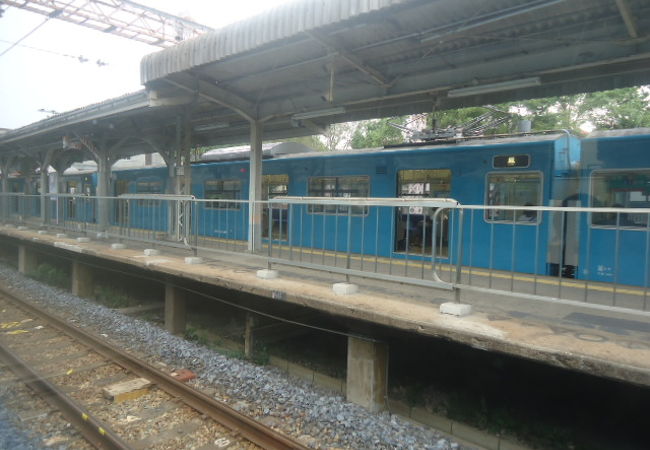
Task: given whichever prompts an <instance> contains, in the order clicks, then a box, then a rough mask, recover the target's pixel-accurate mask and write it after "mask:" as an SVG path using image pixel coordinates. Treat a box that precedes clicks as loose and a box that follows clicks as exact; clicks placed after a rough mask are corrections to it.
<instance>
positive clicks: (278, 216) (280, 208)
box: [262, 174, 289, 241]
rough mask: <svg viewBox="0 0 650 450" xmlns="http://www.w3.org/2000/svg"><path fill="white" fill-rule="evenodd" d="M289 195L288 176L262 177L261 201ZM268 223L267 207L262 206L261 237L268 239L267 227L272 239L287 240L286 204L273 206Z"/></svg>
mask: <svg viewBox="0 0 650 450" xmlns="http://www.w3.org/2000/svg"><path fill="white" fill-rule="evenodd" d="M288 194H289V175H287V174H280V175H264V176H263V177H262V200H268V199H271V198H275V197H280V196H284V195H288ZM272 211H273V213H272V214H271V217H270V220H271V222H270V223H269V207H268V206H266V205H265V206H264V208H263V210H262V236H263V237H265V238H268V237H269V226H270V227H271V231H272V233H271V235H272V237H273V239H280V240H283V241H286V240H287V237H288V235H289V233H288V230H287V228H288V224H289V217H288V214H289V210H288V206H287V205H286V204H275V205H273V209H272Z"/></svg>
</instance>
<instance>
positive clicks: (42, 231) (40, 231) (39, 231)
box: [37, 230, 47, 234]
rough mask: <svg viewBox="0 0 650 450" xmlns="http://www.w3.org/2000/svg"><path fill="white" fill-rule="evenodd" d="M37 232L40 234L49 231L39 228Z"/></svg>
mask: <svg viewBox="0 0 650 450" xmlns="http://www.w3.org/2000/svg"><path fill="white" fill-rule="evenodd" d="M37 233H38V234H47V231H45V230H38V232H37Z"/></svg>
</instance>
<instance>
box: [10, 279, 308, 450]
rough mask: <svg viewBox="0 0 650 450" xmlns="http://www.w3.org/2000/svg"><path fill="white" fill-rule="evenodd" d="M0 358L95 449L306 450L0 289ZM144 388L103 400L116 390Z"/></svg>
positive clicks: (99, 339) (95, 337)
mask: <svg viewBox="0 0 650 450" xmlns="http://www.w3.org/2000/svg"><path fill="white" fill-rule="evenodd" d="M0 311H1V314H0V359H1V360H3V362H4V364H5V365H6V366H7V367H9V368H11V370H12V371H14V373H15V375H16V379H15V381H16V382H24V383H25V384H27V385H28V386H29V387H30V388H31V389H32V390H34V391H36V392H37V393H38V394H39V395H40V396H41V397H42V398H43V399H44V400H45V401H47V402H48V403H49V404H50V405H51V408H54V409H56V410H57V411H60V412H61V413H62V414H63V415H64V417H65V418H66V419H67V420H68V421H70V423H71V424H73V426H74V427H75V428H76V429H77V430H78V431H79V433H81V434H82V435H83V436H84V437H85V439H86V440H87V441H88V442H89V443H90V444H92V445H93V446H95V447H97V448H136V449H146V448H157V449H180V448H194V449H205V450H208V449H223V448H228V449H253V448H265V449H305V448H306V447H304V446H303V445H302V444H301V443H299V442H298V441H296V440H294V439H292V438H290V437H287V436H285V435H283V434H280V433H278V432H277V431H275V430H273V429H271V428H269V427H266V426H264V425H262V424H260V423H259V422H257V421H255V420H253V419H251V418H249V417H247V416H245V415H243V414H241V413H239V412H237V411H235V410H234V409H232V408H230V407H228V406H227V405H225V404H223V403H221V402H218V401H216V400H214V399H213V398H211V397H209V396H207V395H205V394H203V393H201V392H199V391H197V390H195V389H193V388H191V387H189V386H187V385H186V384H185V383H183V382H181V381H179V380H177V379H175V378H173V377H172V376H170V375H169V374H167V373H165V372H162V371H160V370H158V369H157V368H155V367H153V366H151V365H149V364H148V363H146V362H144V361H142V360H139V359H138V358H136V357H134V356H132V355H130V354H129V353H127V352H125V351H123V350H121V349H119V348H117V347H115V346H113V345H111V344H109V343H107V342H106V341H105V340H104V339H102V338H100V337H97V336H94V335H92V334H89V333H88V332H86V331H84V330H81V329H79V328H76V327H73V326H71V325H69V324H68V323H66V322H65V321H63V320H61V319H59V318H57V317H54V316H52V315H50V314H48V313H47V312H44V311H41V310H39V309H37V308H35V307H34V306H32V305H31V304H30V303H29V302H27V301H25V300H23V299H19V298H17V297H15V296H13V295H12V294H11V293H9V292H6V291H4V290H1V289H0ZM142 378H143V379H146V380H147V381H149V382H151V386H150V387H148V388H144V389H140V390H135V391H134V393H133V394H126V395H125V396H124V398H125V400H124V401H118V399H117V397H115V398H113V399H111V398H106V392H105V390H106V388H108V387H110V386H111V385H115V384H116V383H120V382H124V381H133V380H136V379H142Z"/></svg>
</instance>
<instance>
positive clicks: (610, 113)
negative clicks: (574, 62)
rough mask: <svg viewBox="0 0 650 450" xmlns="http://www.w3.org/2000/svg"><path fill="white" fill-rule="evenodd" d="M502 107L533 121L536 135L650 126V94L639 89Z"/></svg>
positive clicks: (617, 90)
mask: <svg viewBox="0 0 650 450" xmlns="http://www.w3.org/2000/svg"><path fill="white" fill-rule="evenodd" d="M502 106H504V107H507V108H510V109H511V110H516V111H518V112H520V113H521V114H522V116H523V117H525V118H527V119H530V120H532V122H533V130H536V131H539V130H552V129H559V128H562V129H567V130H572V131H574V132H577V133H580V132H581V131H582V129H583V128H584V127H586V126H595V127H596V128H601V129H617V128H636V127H643V126H650V99H649V98H648V94H647V91H646V90H645V89H644V88H638V87H631V88H621V89H614V90H611V91H601V92H590V93H586V94H576V95H564V96H560V97H549V98H543V99H535V100H526V101H520V102H513V103H506V104H504V105H502Z"/></svg>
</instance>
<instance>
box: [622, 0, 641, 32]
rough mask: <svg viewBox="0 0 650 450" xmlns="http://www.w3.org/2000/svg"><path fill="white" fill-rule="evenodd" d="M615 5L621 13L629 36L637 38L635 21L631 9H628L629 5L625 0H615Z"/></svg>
mask: <svg viewBox="0 0 650 450" xmlns="http://www.w3.org/2000/svg"><path fill="white" fill-rule="evenodd" d="M616 6H618V12H619V13H621V17H623V22H625V26H626V27H627V32H628V34H629V35H630V37H631V38H632V39H636V38H638V37H639V33H638V31H637V29H636V21H635V20H634V16H633V15H632V11H630V5H629V4H628V3H627V0H616Z"/></svg>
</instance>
